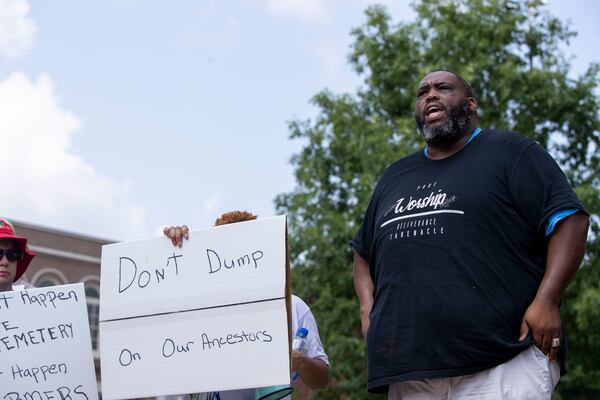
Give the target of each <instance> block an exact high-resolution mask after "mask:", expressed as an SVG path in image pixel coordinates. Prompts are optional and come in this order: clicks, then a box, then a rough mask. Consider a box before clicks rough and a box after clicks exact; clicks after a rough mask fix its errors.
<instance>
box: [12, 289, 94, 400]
mask: <svg viewBox="0 0 600 400" xmlns="http://www.w3.org/2000/svg"><path fill="white" fill-rule="evenodd" d="M0 360H1V362H0V399H3V400H21V399H35V400H38V399H39V400H50V399H53V400H96V399H98V389H97V385H96V373H95V368H94V357H93V355H92V341H91V339H90V327H89V322H88V315H87V306H86V300H85V291H84V288H83V284H82V283H78V284H74V285H64V286H52V287H46V288H39V289H25V290H22V291H13V292H1V293H0Z"/></svg>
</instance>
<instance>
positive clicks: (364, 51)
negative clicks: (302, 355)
mask: <svg viewBox="0 0 600 400" xmlns="http://www.w3.org/2000/svg"><path fill="white" fill-rule="evenodd" d="M414 8H415V10H416V11H417V14H418V15H417V18H416V20H415V21H414V22H407V23H400V24H394V23H393V22H392V21H391V18H390V16H389V15H388V14H387V12H386V10H385V8H383V7H380V6H374V7H370V8H368V9H367V10H366V22H365V23H364V25H362V26H360V27H358V28H356V29H355V30H354V31H353V32H352V36H353V38H354V43H353V45H352V50H351V54H350V56H349V62H350V63H351V65H352V67H353V68H354V70H355V71H356V73H358V74H359V75H360V76H361V77H362V78H363V79H364V84H363V86H362V87H361V89H360V90H359V91H358V93H356V94H355V95H336V94H333V93H330V92H328V91H323V92H321V93H319V94H317V95H316V96H315V97H314V98H313V100H312V101H313V103H314V104H315V105H316V106H317V107H318V109H319V110H320V113H319V115H318V117H317V118H316V119H315V120H312V121H311V120H309V121H293V122H292V123H290V126H289V128H290V132H291V134H290V137H291V138H292V139H299V140H302V141H303V142H305V143H306V145H305V146H304V148H303V149H302V151H301V152H300V153H299V154H297V155H295V156H294V158H293V159H292V163H293V165H294V166H295V168H296V172H295V176H296V182H297V184H296V188H295V189H294V190H293V191H292V192H291V193H286V194H281V195H279V196H278V197H277V199H276V200H275V202H276V206H277V209H278V211H279V212H281V213H286V214H288V215H289V216H290V246H291V255H292V260H293V264H294V265H295V268H294V269H293V272H292V273H293V277H292V278H293V279H292V282H293V289H294V292H295V293H297V294H298V295H300V296H301V297H302V298H304V300H306V301H307V303H308V304H309V305H310V306H311V308H312V309H313V312H314V313H315V315H316V318H317V321H318V323H319V329H320V333H321V337H322V339H323V342H324V344H325V346H326V350H327V352H328V355H329V356H330V360H331V364H332V375H333V384H332V386H331V387H330V388H327V389H324V390H321V391H318V392H316V393H315V394H314V398H318V399H332V398H344V399H364V398H367V397H368V396H367V395H366V394H365V387H366V356H365V345H364V342H363V340H362V337H361V334H360V321H359V313H358V301H357V300H356V297H355V293H354V287H353V282H352V272H351V270H352V267H351V265H352V252H351V249H350V248H349V246H348V241H349V240H350V239H351V238H352V237H353V236H354V234H355V233H356V231H357V229H358V227H359V225H360V222H361V220H362V214H363V213H364V211H365V209H366V206H367V204H368V201H369V198H370V195H371V192H372V190H373V187H374V185H375V183H376V181H377V179H378V177H379V176H380V175H381V173H382V172H383V170H384V169H385V168H386V167H387V166H388V165H389V164H390V163H391V162H393V161H395V160H396V159H398V158H400V157H402V156H404V155H406V154H408V153H410V152H412V151H415V150H417V149H418V148H420V147H422V146H423V143H422V142H421V140H420V137H419V135H418V134H417V133H416V130H415V126H414V121H413V109H414V102H415V90H416V87H417V85H418V83H419V81H420V79H421V78H422V77H423V76H424V75H425V73H426V72H428V71H431V70H435V69H449V70H453V71H455V72H457V73H459V74H461V75H462V76H463V77H464V78H465V79H467V80H468V81H470V82H471V84H472V86H473V88H474V90H475V93H476V97H477V99H478V106H479V113H480V120H481V123H480V125H481V126H483V127H493V128H500V129H511V130H516V131H519V132H521V133H523V134H526V135H528V136H530V137H532V138H534V139H535V140H537V141H539V142H540V143H541V144H542V145H544V146H545V147H546V148H548V150H549V151H550V152H551V153H552V154H553V156H554V157H555V158H556V159H557V160H558V162H559V163H560V164H561V166H562V167H563V168H564V170H565V173H566V174H567V176H568V177H569V179H570V180H571V182H572V184H573V185H574V186H575V187H576V190H577V192H578V194H579V196H580V197H581V199H582V200H583V202H584V204H585V205H586V207H588V209H589V210H590V212H592V213H593V214H594V215H595V216H598V215H599V213H600V200H599V196H598V194H599V188H600V181H599V179H600V173H599V172H600V171H599V158H598V151H597V149H598V146H599V144H600V143H599V142H600V136H599V130H600V122H599V119H598V115H599V107H600V104H599V99H598V96H597V95H596V94H595V91H596V90H597V85H598V73H599V66H598V65H591V66H590V67H589V68H588V70H587V72H586V73H584V74H583V75H582V76H579V77H577V78H572V77H571V76H570V75H569V72H570V65H569V63H568V62H567V60H566V59H565V57H564V55H563V54H562V53H561V52H560V50H559V46H560V45H561V44H563V43H568V41H569V39H570V38H571V37H572V36H573V35H574V33H573V32H571V31H570V30H569V29H568V28H567V26H566V25H565V24H564V23H563V22H561V21H560V20H559V19H557V18H556V17H554V16H552V15H550V14H548V13H547V12H546V11H545V10H544V8H543V6H542V5H541V2H540V1H537V0H528V1H526V0H454V1H453V0H446V1H443V2H441V1H437V0H421V1H417V2H416V3H415V4H414ZM595 218H596V219H594V226H593V230H594V232H595V234H594V235H592V238H593V240H591V241H590V244H589V251H588V254H587V255H586V259H585V261H584V266H583V267H582V270H581V272H580V273H579V274H578V276H577V278H576V279H575V281H574V282H573V283H572V285H571V286H570V288H569V290H568V292H567V295H566V296H565V302H564V306H563V312H564V319H565V324H566V326H567V329H568V333H569V339H570V351H571V357H570V359H569V364H570V367H571V373H570V374H569V375H567V377H565V378H564V379H563V381H562V382H561V384H560V385H559V393H558V394H557V397H558V398H560V397H561V396H562V397H563V398H568V399H577V398H581V399H583V398H586V396H588V397H590V396H591V397H593V396H594V395H596V396H597V395H598V393H600V392H599V391H600V384H599V383H598V382H600V379H599V378H600V370H599V369H598V367H597V366H596V364H597V363H596V362H594V361H595V360H594V357H595V356H597V355H600V333H598V332H600V318H599V317H600V315H599V314H600V311H598V310H600V307H599V306H600V289H599V287H600V272H599V270H600V257H599V256H600V241H599V240H598V239H597V238H598V236H599V235H598V233H599V232H598V231H599V229H598V224H597V221H598V220H597V217H595ZM594 238H595V239H594ZM372 397H373V398H376V396H372Z"/></svg>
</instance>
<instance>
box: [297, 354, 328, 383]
mask: <svg viewBox="0 0 600 400" xmlns="http://www.w3.org/2000/svg"><path fill="white" fill-rule="evenodd" d="M292 371H297V372H298V375H300V379H302V382H304V384H305V385H306V386H308V387H309V388H311V389H322V388H324V387H326V386H327V385H328V384H329V365H327V364H325V363H324V362H323V361H321V360H319V359H318V358H310V357H308V356H307V355H306V354H304V353H301V352H299V351H296V350H292Z"/></svg>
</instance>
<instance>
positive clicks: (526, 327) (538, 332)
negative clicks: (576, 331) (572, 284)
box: [519, 299, 562, 361]
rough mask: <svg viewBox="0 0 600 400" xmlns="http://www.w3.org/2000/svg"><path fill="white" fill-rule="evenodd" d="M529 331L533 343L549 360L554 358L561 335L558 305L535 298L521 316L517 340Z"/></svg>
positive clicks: (524, 336) (521, 338) (523, 337)
mask: <svg viewBox="0 0 600 400" xmlns="http://www.w3.org/2000/svg"><path fill="white" fill-rule="evenodd" d="M529 333H531V335H532V337H533V341H534V343H535V345H536V346H537V347H538V348H539V349H540V350H541V351H542V352H543V353H544V354H546V355H548V357H549V358H550V361H554V360H556V355H557V354H558V349H559V348H560V341H561V340H560V339H561V337H562V323H561V320H560V314H559V311H558V305H556V304H554V303H552V302H547V301H544V300H538V299H535V300H534V301H533V302H532V303H531V305H530V306H529V307H528V308H527V310H526V311H525V315H524V316H523V321H522V322H521V329H520V333H519V340H520V341H523V340H525V338H526V337H527V335H529Z"/></svg>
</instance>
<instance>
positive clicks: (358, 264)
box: [352, 252, 374, 336]
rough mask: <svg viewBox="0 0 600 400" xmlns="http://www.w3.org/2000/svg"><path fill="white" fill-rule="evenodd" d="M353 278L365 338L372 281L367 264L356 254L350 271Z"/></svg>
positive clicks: (370, 302) (370, 306)
mask: <svg viewBox="0 0 600 400" xmlns="http://www.w3.org/2000/svg"><path fill="white" fill-rule="evenodd" d="M352 275H353V278H354V290H356V296H357V297H358V302H359V305H360V319H361V322H362V333H363V336H366V330H367V328H368V326H369V314H370V313H371V308H372V307H373V289H374V286H373V280H372V279H371V272H370V267H369V263H368V262H367V261H366V260H365V259H364V258H362V257H361V256H360V255H359V254H358V253H356V252H354V268H353V270H352Z"/></svg>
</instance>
